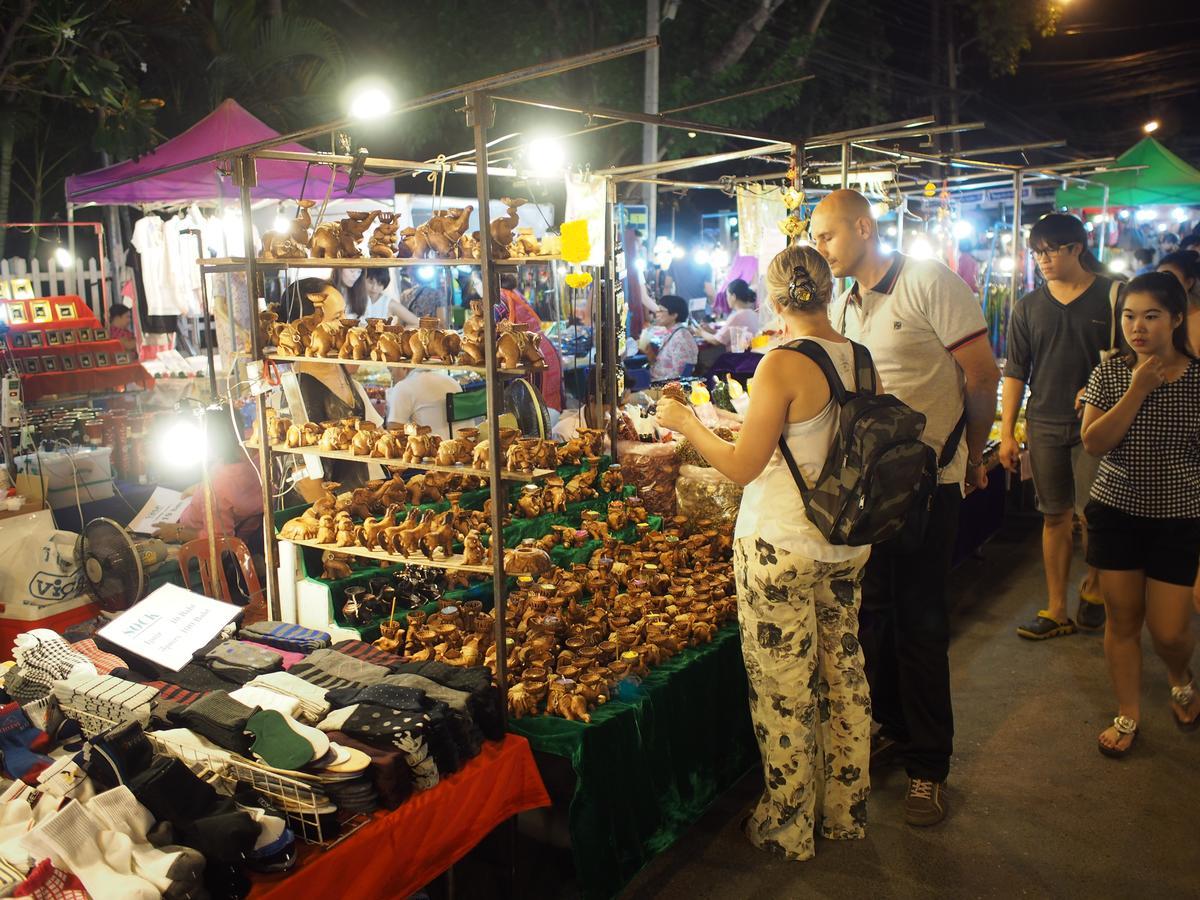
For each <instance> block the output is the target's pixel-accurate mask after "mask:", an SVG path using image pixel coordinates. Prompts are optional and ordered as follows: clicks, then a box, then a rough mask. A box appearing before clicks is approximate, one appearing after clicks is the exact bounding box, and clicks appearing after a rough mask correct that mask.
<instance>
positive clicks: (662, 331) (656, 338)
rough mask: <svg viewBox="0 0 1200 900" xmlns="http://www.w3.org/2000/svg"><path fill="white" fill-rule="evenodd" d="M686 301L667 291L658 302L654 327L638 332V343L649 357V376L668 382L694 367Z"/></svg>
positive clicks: (693, 346)
mask: <svg viewBox="0 0 1200 900" xmlns="http://www.w3.org/2000/svg"><path fill="white" fill-rule="evenodd" d="M687 319H688V304H687V301H686V300H684V299H683V298H682V297H678V296H676V295H675V294H667V296H665V297H663V298H662V299H660V300H659V301H658V312H657V313H655V318H654V321H655V324H654V326H652V327H650V328H647V329H646V330H645V331H643V332H642V336H641V337H640V338H639V339H638V346H639V347H640V348H641V350H642V352H643V353H645V354H646V357H647V358H648V359H649V360H650V379H651V380H652V381H670V380H672V379H674V378H682V377H683V376H684V375H686V374H689V373H690V371H691V370H692V369H694V368H695V366H696V357H697V348H696V339H695V338H694V337H693V336H692V333H691V332H690V331H689V330H688V327H687Z"/></svg>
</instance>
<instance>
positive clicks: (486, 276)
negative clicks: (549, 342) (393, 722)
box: [467, 93, 508, 709]
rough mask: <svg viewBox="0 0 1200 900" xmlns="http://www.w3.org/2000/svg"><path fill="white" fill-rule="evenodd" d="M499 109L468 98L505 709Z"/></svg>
mask: <svg viewBox="0 0 1200 900" xmlns="http://www.w3.org/2000/svg"><path fill="white" fill-rule="evenodd" d="M494 111H495V107H494V106H493V104H492V99H491V98H490V97H488V96H487V95H486V94H482V93H473V94H471V95H470V96H469V97H468V98H467V124H468V125H470V126H471V128H472V130H473V131H474V135H475V161H476V171H475V194H476V198H477V199H478V201H479V280H480V281H481V282H482V289H483V318H484V321H485V322H486V323H487V327H486V328H484V329H483V365H484V368H485V369H486V370H487V373H486V376H485V377H486V378H487V387H486V390H487V440H488V447H489V448H490V450H491V452H490V453H489V454H488V472H489V474H490V477H491V485H492V522H491V525H492V539H491V541H489V547H490V549H491V552H492V596H493V612H494V613H495V615H496V684H497V686H498V687H499V688H500V701H501V708H502V709H504V708H507V705H508V646H507V635H506V633H505V617H506V614H507V612H508V602H507V600H508V581H507V579H506V577H505V574H504V511H505V509H506V508H507V506H508V485H507V484H506V483H505V481H504V480H503V479H502V478H501V471H502V469H503V467H504V458H503V456H502V455H501V451H500V414H501V412H502V411H503V409H504V386H503V382H502V381H501V380H500V373H499V372H498V371H497V369H498V363H497V361H496V325H495V322H496V318H495V309H496V300H497V297H498V294H499V291H498V290H497V288H498V285H497V284H496V270H495V267H494V266H493V265H492V233H491V230H490V229H489V228H488V209H489V208H490V204H491V196H490V194H489V193H488V176H487V133H488V127H489V126H490V125H491V120H492V116H493V114H494Z"/></svg>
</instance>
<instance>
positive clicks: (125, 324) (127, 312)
mask: <svg viewBox="0 0 1200 900" xmlns="http://www.w3.org/2000/svg"><path fill="white" fill-rule="evenodd" d="M108 336H109V337H110V338H112V339H113V340H114V341H120V342H121V347H122V349H124V350H126V351H128V352H131V353H136V352H137V338H136V337H134V334H133V310H131V309H130V308H129V307H128V306H126V305H125V304H124V303H114V304H113V305H112V306H110V307H109V308H108Z"/></svg>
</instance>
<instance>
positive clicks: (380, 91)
mask: <svg viewBox="0 0 1200 900" xmlns="http://www.w3.org/2000/svg"><path fill="white" fill-rule="evenodd" d="M349 106H350V115H351V116H353V117H354V118H355V119H378V118H379V117H380V116H385V115H387V114H388V113H389V112H391V110H392V98H391V95H390V94H389V93H388V92H387V91H386V90H385V89H384V88H383V86H382V85H379V84H370V83H368V84H363V85H360V86H359V87H357V88H354V89H352V91H351V93H350V104H349Z"/></svg>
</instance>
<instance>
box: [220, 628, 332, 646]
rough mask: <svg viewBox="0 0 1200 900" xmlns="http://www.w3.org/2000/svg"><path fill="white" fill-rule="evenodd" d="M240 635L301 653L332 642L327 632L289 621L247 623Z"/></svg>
mask: <svg viewBox="0 0 1200 900" xmlns="http://www.w3.org/2000/svg"><path fill="white" fill-rule="evenodd" d="M238 637H242V638H247V639H249V640H251V641H257V642H258V643H260V644H267V645H268V646H271V647H278V648H279V649H281V650H292V651H295V652H299V653H309V652H311V651H313V650H320V649H323V648H325V647H328V646H329V645H330V643H331V642H332V639H331V638H330V636H329V634H328V633H327V632H324V631H316V630H314V629H312V628H304V627H302V626H300V625H292V624H290V623H288V622H272V621H266V622H255V623H254V624H253V625H247V626H246V627H244V628H243V629H242V630H241V631H240V632H238Z"/></svg>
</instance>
